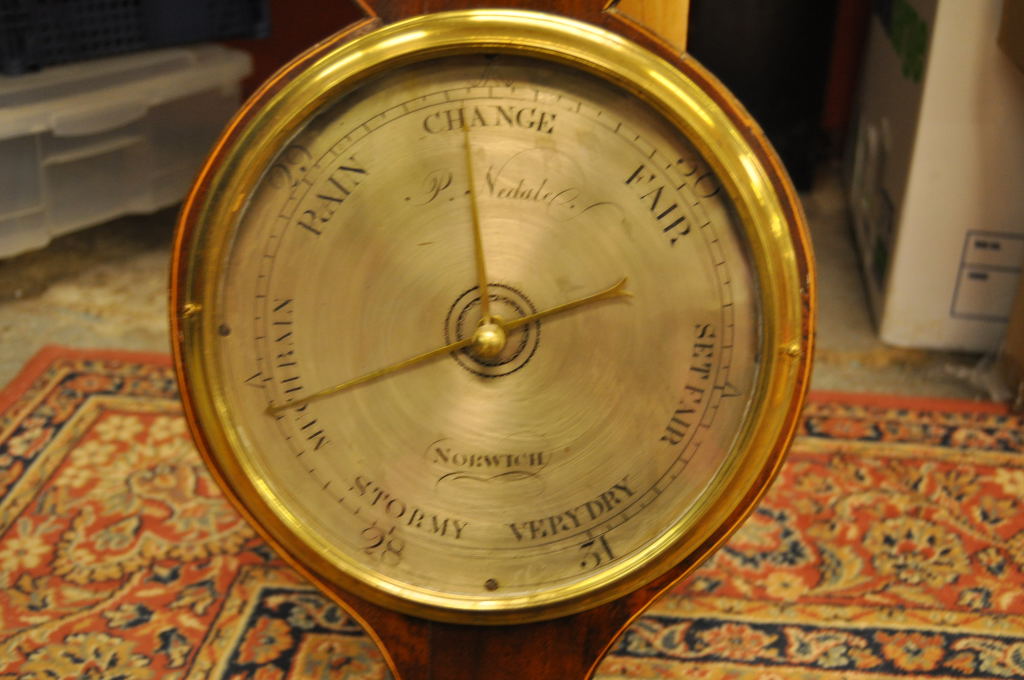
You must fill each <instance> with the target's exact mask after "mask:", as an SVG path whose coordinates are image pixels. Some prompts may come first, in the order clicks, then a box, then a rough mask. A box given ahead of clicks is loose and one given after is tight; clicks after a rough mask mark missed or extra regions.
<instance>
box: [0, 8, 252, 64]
mask: <svg viewBox="0 0 1024 680" xmlns="http://www.w3.org/2000/svg"><path fill="white" fill-rule="evenodd" d="M269 17H270V13H269V9H268V2H267V0H4V1H3V2H0V71H2V72H3V73H6V74H10V75H15V74H19V73H25V72H27V71H35V70H38V69H39V68H40V67H43V66H51V65H54V64H63V63H68V62H73V61H81V60H83V59H95V58H97V57H105V56H112V55H115V54H123V53H126V52H137V51H140V50H148V49H154V48H161V47H171V46H174V45H185V44H188V43H198V42H207V41H213V40H221V39H224V38H261V37H265V36H266V35H267V32H268V28H269V23H270V19H269Z"/></svg>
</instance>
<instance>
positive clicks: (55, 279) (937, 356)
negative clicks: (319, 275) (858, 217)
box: [0, 168, 990, 399]
mask: <svg viewBox="0 0 1024 680" xmlns="http://www.w3.org/2000/svg"><path fill="white" fill-rule="evenodd" d="M803 198H804V204H805V209H806V211H807V215H808V220H809V223H810V226H811V232H812V238H813V240H814V246H815V251H816V257H817V261H818V281H819V300H820V307H819V323H818V329H817V332H818V352H817V355H816V361H815V374H814V379H813V382H812V387H813V388H816V389H828V390H843V391H853V392H876V393H886V394H903V395H914V396H930V397H955V398H965V399H986V398H988V397H989V394H990V392H989V390H988V387H987V384H986V379H987V373H986V371H984V370H981V369H978V368H977V365H978V363H979V359H978V357H974V356H964V355H956V354H946V353H935V352H925V351H916V350H902V349H894V348H889V347H886V346H884V345H882V344H881V343H880V342H879V341H878V340H877V339H876V337H875V334H874V329H873V326H872V322H871V320H870V317H869V314H868V310H867V303H866V300H865V296H864V289H863V284H862V282H861V278H860V272H859V269H858V264H857V262H856V259H855V255H854V247H853V244H852V241H851V236H850V232H849V227H848V223H847V218H846V212H845V208H844V205H843V198H842V193H841V189H840V184H839V180H838V172H837V170H836V169H835V168H826V169H824V170H823V171H822V173H821V177H820V178H819V180H818V182H817V185H816V188H815V189H814V191H812V192H810V193H808V194H807V195H805V196H804V197H803ZM174 220H175V211H174V210H166V211H162V212H160V213H156V214H154V215H147V216H136V217H128V218H123V219H119V220H115V221H113V222H110V223H108V224H103V225H100V226H97V227H93V228H90V229H86V230H83V231H80V232H77V233H74V234H70V235H67V236H64V237H61V238H59V239H56V240H55V241H53V242H52V243H51V244H50V245H49V246H48V247H47V248H45V249H43V250H40V251H36V252H32V253H28V254H25V255H21V256H17V257H13V258H9V259H6V260H0V348H2V352H0V385H3V384H7V382H8V381H9V380H10V379H11V378H13V377H14V376H15V375H16V374H17V371H18V370H19V369H20V367H21V366H22V365H23V364H24V363H25V362H26V361H27V360H28V359H29V358H30V357H31V356H32V355H33V354H34V353H35V352H36V351H37V350H38V349H39V348H40V347H42V346H44V345H47V344H61V345H68V346H73V347H85V348H117V349H131V350H156V351H161V352H166V351H169V344H168V333H167V313H166V306H167V302H166V300H167V294H166V288H167V280H168V273H167V272H168V265H169V252H170V246H171V239H172V232H173V228H174Z"/></svg>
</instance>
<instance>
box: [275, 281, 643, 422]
mask: <svg viewBox="0 0 1024 680" xmlns="http://www.w3.org/2000/svg"><path fill="white" fill-rule="evenodd" d="M625 286H626V277H622V278H621V279H619V280H618V281H617V282H616V283H615V284H614V285H612V286H610V287H608V288H605V289H604V290H601V291H598V292H596V293H592V294H590V295H587V296H585V297H581V298H577V299H575V300H570V301H569V302H563V303H562V304H560V305H555V306H554V307H548V308H547V309H543V310H541V311H539V312H534V313H533V314H527V315H526V316H521V317H519V318H517V319H512V320H511V321H501V320H500V319H498V318H497V317H491V320H490V322H489V323H488V324H486V325H484V326H480V327H479V328H477V331H476V332H475V333H473V335H471V336H470V337H468V338H463V339H462V340H457V341H456V342H452V343H449V344H447V345H444V346H443V347H438V348H437V349H432V350H430V351H429V352H424V353H423V354H417V355H416V356H414V357H409V358H408V359H405V360H403V361H399V362H396V363H394V364H390V365H389V366H385V367H384V368H378V369H377V370H376V371H371V372H369V373H366V374H365V375H361V376H359V377H358V378H353V379H352V380H349V381H347V382H343V383H340V384H338V385H334V386H333V387H328V388H325V389H322V390H320V391H319V392H314V393H313V394H310V395H307V396H305V397H300V398H298V399H295V400H294V401H290V402H288V403H287V404H280V405H278V406H268V407H267V410H266V413H267V415H271V416H276V415H277V414H279V413H282V412H283V411H287V410H288V409H290V408H295V407H297V406H302V405H304V404H308V403H309V402H311V401H316V400H317V399H323V398H324V397H329V396H331V395H334V394H337V393H339V392H344V391H345V390H348V389H351V388H353V387H356V386H358V385H362V384H364V383H368V382H371V381H373V380H376V379H378V378H383V377H384V376H386V375H390V374H391V373H395V372H397V371H400V370H402V369H403V368H408V367H409V366H413V365H415V364H418V363H420V362H423V361H427V360H428V359H433V358H435V357H439V356H441V355H443V354H448V353H450V352H456V351H458V350H460V349H464V348H466V347H470V346H474V345H476V346H477V347H480V346H483V345H484V344H486V343H488V342H490V340H489V339H488V338H487V337H485V336H488V335H489V332H490V331H492V330H494V328H496V329H497V331H500V335H501V347H504V338H505V334H506V333H507V332H508V331H511V330H514V329H516V328H519V327H520V326H524V325H526V324H528V323H531V322H533V321H537V320H538V319H542V318H544V317H548V316H552V315H555V314H561V313H562V312H567V311H569V310H570V309H576V308H577V307H582V306H583V305H588V304H590V303H592V302H600V301H601V300H610V299H612V298H616V297H632V295H633V294H632V293H630V292H629V291H628V290H625ZM501 347H499V349H498V351H501Z"/></svg>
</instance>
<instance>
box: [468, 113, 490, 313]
mask: <svg viewBox="0 0 1024 680" xmlns="http://www.w3.org/2000/svg"><path fill="white" fill-rule="evenodd" d="M462 146H463V150H464V152H465V155H466V178H467V180H466V181H467V182H468V183H469V206H470V210H471V211H472V214H473V256H474V259H475V260H476V282H477V289H478V290H479V291H480V323H479V324H478V325H480V326H484V325H486V324H489V323H491V296H490V293H489V292H488V289H487V266H486V264H485V262H484V239H483V236H482V235H481V233H480V210H479V208H477V201H476V179H475V176H474V175H473V150H472V147H471V146H470V144H469V126H467V125H466V119H465V118H463V119H462Z"/></svg>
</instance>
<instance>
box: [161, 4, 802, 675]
mask: <svg viewBox="0 0 1024 680" xmlns="http://www.w3.org/2000/svg"><path fill="white" fill-rule="evenodd" d="M493 4H494V3H488V6H484V5H483V3H477V2H470V1H463V0H456V1H455V2H444V3H441V2H425V1H422V0H421V1H415V0H414V1H409V2H383V1H382V2H378V3H377V4H376V5H375V6H373V7H369V6H366V7H364V11H365V15H366V17H365V19H363V20H361V21H359V22H357V23H355V24H353V25H351V26H349V27H348V28H346V29H345V30H343V31H341V32H340V33H338V34H336V35H335V36H333V37H332V38H329V39H328V40H326V41H324V42H322V43H320V44H318V45H316V46H314V47H312V48H311V49H310V50H309V51H307V52H306V53H304V54H302V55H301V56H299V57H298V58H296V59H295V60H294V61H292V62H291V63H290V64H288V65H287V66H286V67H285V68H284V69H282V70H281V71H280V72H279V73H277V74H276V75H275V76H274V77H272V78H271V79H270V80H269V81H268V82H267V83H266V84H264V85H263V86H262V87H261V88H260V89H259V90H258V91H257V92H256V93H255V95H254V96H253V97H252V98H251V99H250V100H249V101H248V102H247V103H246V104H245V105H244V106H243V107H242V108H241V110H240V111H239V113H238V114H237V116H236V117H235V119H234V120H233V121H232V123H231V124H230V125H229V127H228V128H227V130H226V131H225V133H224V135H223V136H222V138H221V139H220V141H219V142H218V143H217V145H216V147H215V149H214V150H213V152H212V154H211V156H210V158H209V160H208V162H207V163H206V165H205V167H204V168H203V170H202V172H201V173H200V176H199V178H198V180H197V182H196V185H195V187H194V188H193V190H192V192H191V194H190V196H189V198H188V200H187V201H186V203H185V205H184V207H183V210H182V215H181V221H180V224H179V230H178V235H177V239H176V243H175V249H174V260H173V264H172V281H171V322H172V330H173V343H174V352H175V360H176V367H177V370H178V375H179V381H180V385H181V392H182V398H183V402H184V407H185V413H186V416H187V418H188V421H189V423H190V426H191V428H192V432H193V435H194V438H195V441H196V443H197V445H198V447H199V449H200V451H201V452H202V454H203V456H204V458H205V460H206V462H207V464H208V466H209V468H210V470H211V471H212V474H213V475H214V477H215V478H216V479H217V480H218V482H219V483H220V485H221V486H222V488H223V489H224V491H225V493H226V495H227V496H228V497H229V498H230V499H231V500H232V502H233V503H234V504H235V505H236V506H237V507H238V509H239V510H240V511H241V512H242V513H243V514H244V515H245V516H246V517H247V518H248V519H249V521H250V522H252V524H253V525H254V526H255V527H256V528H257V529H258V531H259V532H260V533H261V535H262V536H263V537H264V538H265V539H266V540H267V541H268V542H269V543H270V544H271V545H273V546H274V547H275V548H276V549H277V551H278V552H279V553H280V555H281V556H282V557H283V558H285V559H286V560H287V561H288V562H290V563H291V564H292V565H293V566H294V567H295V568H296V569H298V570H299V571H300V572H301V573H303V574H304V575H305V576H306V577H308V578H309V579H310V580H311V581H312V582H313V583H315V584H316V585H317V586H318V587H319V588H321V589H322V590H323V591H324V592H325V593H327V594H328V595H329V596H330V597H332V598H333V599H334V600H336V601H337V602H338V603H339V604H340V605H341V606H343V607H344V608H345V609H346V610H347V611H349V612H350V613H351V614H352V615H353V616H354V617H356V618H357V619H358V620H359V621H360V622H361V623H362V624H363V625H364V626H365V628H366V630H367V631H368V633H369V634H370V635H371V636H372V637H373V639H374V640H375V641H376V642H377V643H378V645H379V646H380V648H381V650H382V652H383V654H384V657H385V659H386V660H387V663H388V665H389V666H390V667H391V669H392V671H393V672H394V673H395V675H396V677H397V678H399V679H400V680H426V679H428V678H434V679H444V680H462V679H465V680H469V679H476V678H488V679H489V680H511V679H512V678H516V679H520V678H529V679H531V680H544V679H550V680H567V679H571V678H589V677H591V675H592V674H593V672H594V669H595V667H596V666H597V664H598V662H599V661H600V659H601V658H602V656H603V655H604V653H605V652H606V651H607V649H608V648H609V646H610V645H611V644H612V642H613V641H614V640H615V639H616V637H617V636H618V634H619V633H620V632H621V631H622V630H623V629H624V628H625V627H626V626H627V625H629V623H630V622H631V621H633V620H634V619H635V618H636V617H637V616H638V615H639V614H640V613H641V612H642V611H643V610H644V608H645V607H646V606H647V605H648V604H650V602H651V601H652V600H653V599H654V598H656V597H657V596H658V595H659V594H660V593H662V592H663V591H665V590H666V589H667V588H669V587H670V586H671V585H672V584H673V583H675V582H676V581H678V580H679V579H680V578H682V577H683V576H685V575H686V574H688V573H690V572H691V571H692V570H693V569H695V568H696V566H697V565H698V564H699V563H700V562H701V561H702V560H703V559H704V558H706V557H707V556H708V555H709V554H710V553H712V552H713V551H714V550H715V549H716V548H717V547H719V546H720V545H721V544H722V543H723V542H724V541H725V540H726V539H727V538H728V536H729V535H730V534H731V533H732V532H733V531H734V530H735V529H736V528H737V527H738V526H739V525H740V524H741V523H742V521H743V520H744V518H745V517H746V516H747V515H748V514H749V512H750V511H751V510H752V509H753V508H754V506H755V504H756V503H757V501H758V500H759V499H760V498H761V496H762V495H763V494H764V492H765V491H766V489H767V487H768V485H769V484H770V483H771V481H772V479H773V478H774V475H775V473H776V472H777V470H778V468H779V466H780V465H781V463H782V460H783V457H784V454H785V451H786V449H787V447H788V445H789V442H790V440H791V438H792V436H793V432H794V429H795V427H796V423H797V419H798V416H799V409H800V406H801V402H802V399H803V396H804V393H805V390H806V386H807V382H808V375H809V367H810V360H811V344H812V332H811V329H812V317H813V307H814V288H813V282H812V278H813V277H812V266H811V256H810V246H809V243H808V240H807V236H806V230H805V225H804V221H803V216H802V212H801V210H800V207H799V204H798V201H797V198H796V195H795V192H794V191H793V189H792V187H791V185H790V183H789V181H788V179H787V177H786V174H785V171H784V170H783V168H782V166H781V164H780V162H779V160H778V159H777V157H776V155H775V154H774V152H773V151H772V150H771V148H770V146H769V144H768V143H767V141H766V140H765V138H764V136H763V135H762V133H761V132H760V130H759V128H758V127H757V126H756V124H755V123H754V122H753V121H752V120H751V119H750V117H749V116H748V114H747V113H746V112H745V111H744V110H743V109H742V107H741V106H740V105H739V104H738V103H737V102H736V101H735V100H734V99H733V98H732V97H731V96H730V95H729V94H728V93H727V92H726V91H725V90H724V89H723V88H722V86H721V85H720V84H719V83H718V82H717V81H716V80H715V79H714V78H713V77H712V76H710V75H709V74H708V73H707V72H705V71H704V70H703V69H702V68H701V67H700V66H699V65H698V64H696V63H695V62H694V61H693V60H692V59H691V58H689V57H687V56H686V55H685V54H682V53H678V52H677V51H674V50H673V48H671V47H670V46H669V45H668V44H667V43H665V42H664V41H662V40H661V39H660V38H658V37H657V32H656V30H651V28H650V27H647V26H644V25H642V24H640V23H639V22H637V21H635V20H633V19H631V18H630V17H629V15H628V14H629V13H628V12H626V11H624V9H617V8H616V7H615V6H614V4H613V5H609V6H602V5H601V4H600V3H597V2H581V1H575V2H572V1H566V2H555V3H552V2H543V3H541V2H529V1H526V2H511V3H498V4H500V5H501V6H499V7H494V6H493Z"/></svg>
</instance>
